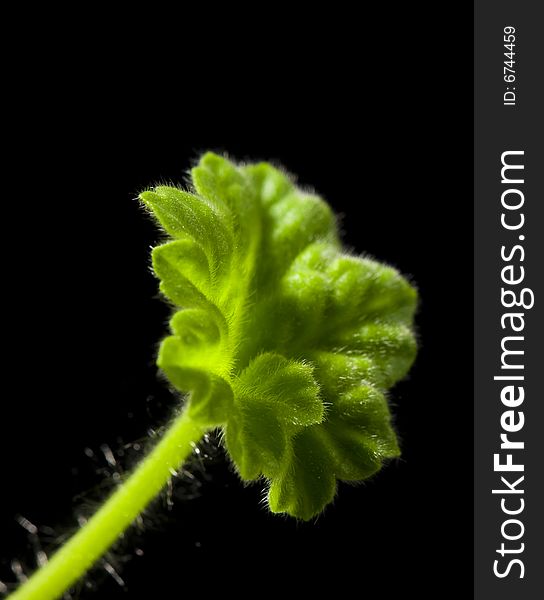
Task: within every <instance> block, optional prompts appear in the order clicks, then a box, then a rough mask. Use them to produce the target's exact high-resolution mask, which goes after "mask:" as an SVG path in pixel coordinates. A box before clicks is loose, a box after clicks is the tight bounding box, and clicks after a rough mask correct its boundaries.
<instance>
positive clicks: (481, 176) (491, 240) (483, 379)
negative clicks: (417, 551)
mask: <svg viewBox="0 0 544 600" xmlns="http://www.w3.org/2000/svg"><path fill="white" fill-rule="evenodd" d="M543 4H544V3H542V2H532V1H526V0H525V1H523V0H522V1H520V0H517V1H513V0H511V1H509V2H505V1H503V0H487V1H485V0H480V1H478V0H476V2H475V69H474V74H475V85H474V88H475V112H474V117H475V134H474V137H475V139H474V154H475V177H474V196H475V208H474V219H475V230H474V276H475V279H474V291H475V299H474V302H475V305H474V319H475V322H474V351H475V377H474V394H475V402H474V419H475V430H474V496H475V497H474V502H475V509H474V519H475V537H474V544H475V546H474V555H475V588H474V589H475V598H476V599H477V600H480V599H481V600H484V599H486V600H487V599H488V598H493V600H501V599H503V598H509V599H515V600H525V599H527V600H529V599H530V600H534V599H535V598H541V597H544V596H543V595H542V594H543V590H544V526H543V524H544V485H543V484H544V460H543V459H544V451H543V449H544V390H543V387H544V386H543V383H542V381H541V380H542V379H543V378H544V364H543V358H544V277H543V274H544V268H543V261H544V218H543V215H544V209H543V206H544V127H543V111H544V94H543V80H544V52H543V40H544V32H543V27H544V16H543V14H542V9H543ZM506 26H512V27H515V29H516V33H515V37H516V48H515V51H516V55H515V61H516V62H515V71H516V73H515V75H516V81H515V82H512V83H511V84H510V83H507V82H505V81H504V71H503V67H504V63H503V61H504V60H506V58H505V57H504V55H503V52H506V51H507V50H506V49H504V47H503V44H504V39H503V35H504V28H505V27H506ZM507 87H511V88H513V87H515V88H516V89H515V93H516V106H504V105H503V95H504V93H505V91H507V90H506V88H507ZM509 150H514V151H521V150H523V151H524V155H523V156H521V157H520V155H518V156H517V157H516V159H515V160H514V159H512V161H511V162H523V164H524V170H523V171H518V173H519V172H521V173H523V175H522V176H521V177H523V178H524V180H525V182H524V183H523V184H520V185H518V184H512V185H505V184H503V183H501V166H502V165H501V154H502V153H503V152H505V151H509ZM511 173H512V176H513V172H511ZM507 188H517V189H519V190H521V191H522V192H523V194H524V197H525V202H524V205H523V207H522V208H521V209H519V210H518V211H505V210H504V209H503V208H502V207H501V194H502V193H503V192H504V191H505V189H507ZM514 195H515V193H514V194H513V195H510V196H507V198H510V199H511V201H512V203H513V199H514ZM502 212H506V213H508V216H509V217H512V218H514V215H517V216H519V214H520V213H523V214H524V216H525V225H524V226H523V228H522V229H520V230H517V231H515V230H510V231H509V230H507V229H505V228H504V227H503V226H502V225H501V221H500V219H501V213H502ZM520 235H523V236H524V239H523V240H520V239H519V236H520ZM516 244H520V245H522V246H523V247H524V251H525V259H524V261H523V262H519V257H520V256H521V251H518V252H517V253H516V255H515V257H516V259H515V260H512V261H511V262H505V261H504V260H503V259H502V258H501V247H502V246H505V247H506V253H507V254H508V252H509V250H510V249H512V248H513V246H515V245H516ZM508 264H514V265H515V275H516V277H517V276H518V275H519V265H522V266H523V267H524V269H525V280H524V281H523V282H522V284H520V285H517V286H505V284H503V283H502V282H501V269H502V268H503V267H504V266H507V265H508ZM501 286H505V287H506V288H508V289H515V288H516V287H517V289H518V291H519V290H521V288H523V287H527V288H531V289H532V290H533V292H534V295H535V305H534V307H533V308H532V309H527V310H525V309H524V308H523V307H519V308H516V309H507V308H504V307H503V306H502V304H501ZM514 310H515V311H516V312H523V313H524V318H525V329H524V330H523V331H522V332H519V333H518V334H517V335H520V336H524V340H523V342H522V343H521V344H519V346H518V348H516V349H523V350H524V352H525V354H524V355H516V357H515V361H514V359H513V358H512V360H511V362H518V363H520V364H524V366H525V368H524V369H523V370H519V371H513V370H501V353H502V351H501V340H502V338H503V337H504V336H508V335H516V334H515V333H514V334H512V333H511V331H510V329H509V328H508V327H507V328H506V329H504V330H503V329H502V328H501V315H502V314H503V313H504V312H513V311H514ZM518 324H519V323H518ZM512 348H513V346H512ZM508 373H509V374H514V375H518V376H519V375H524V376H525V381H521V382H516V383H519V385H521V386H524V390H525V400H524V402H523V404H522V405H521V406H520V407H518V408H517V409H516V410H522V411H523V412H524V416H525V425H524V427H523V429H522V430H521V431H519V432H517V433H511V434H510V433H509V434H508V436H509V439H511V440H520V441H524V442H525V448H524V449H523V450H503V451H502V453H501V449H500V444H501V439H500V434H501V433H504V430H503V429H502V427H501V415H502V414H503V413H504V411H506V410H509V408H508V407H506V406H505V405H504V404H503V403H502V402H501V396H500V393H501V390H502V388H503V386H504V385H507V383H508V382H505V381H494V379H493V378H494V376H495V375H505V374H508ZM496 453H501V456H502V458H501V461H502V462H504V461H505V455H506V454H508V453H510V454H512V456H513V461H514V462H518V461H520V462H521V463H524V466H525V470H524V471H523V472H512V473H498V472H495V471H494V467H493V455H494V454H496ZM501 475H503V476H505V477H507V479H508V480H509V481H511V482H515V480H516V479H518V478H519V477H521V476H524V477H525V479H524V481H523V482H522V483H521V484H520V485H518V486H517V488H520V489H523V490H524V494H523V495H520V494H508V495H501V494H492V490H493V489H501V488H503V489H504V488H506V486H505V485H504V484H501ZM503 497H504V498H506V501H505V502H506V504H505V506H506V508H507V509H512V510H513V509H516V508H517V507H519V506H520V503H519V499H520V498H523V499H524V500H525V508H524V510H523V512H522V513H520V515H507V514H505V513H504V512H503V511H502V509H501V499H502V498H503ZM514 499H515V500H514ZM509 518H511V519H516V518H517V519H519V520H520V521H522V522H523V524H524V527H525V532H524V534H523V536H522V537H521V538H520V539H519V540H507V539H504V538H503V536H502V534H501V525H502V524H503V522H505V521H506V520H507V519H509ZM505 531H506V533H507V534H508V535H511V536H515V535H517V533H519V531H520V528H519V526H517V525H516V524H510V525H507V526H506V530H505ZM501 543H504V544H505V547H506V548H508V549H519V548H520V547H521V546H520V544H521V543H524V544H525V547H524V551H523V552H521V553H520V554H506V555H505V557H501V555H500V554H499V553H497V550H498V549H500V548H501ZM516 558H519V559H521V560H522V561H523V564H524V569H525V576H524V578H523V579H520V578H519V575H520V572H521V568H520V566H519V565H518V564H515V565H512V567H511V570H510V575H508V576H506V577H504V578H498V577H497V576H496V575H495V574H494V572H493V567H494V561H495V560H499V565H498V570H499V572H503V573H504V572H505V571H506V568H507V565H508V564H509V561H510V560H512V559H516Z"/></svg>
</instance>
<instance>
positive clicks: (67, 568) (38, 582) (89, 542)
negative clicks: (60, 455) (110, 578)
mask: <svg viewBox="0 0 544 600" xmlns="http://www.w3.org/2000/svg"><path fill="white" fill-rule="evenodd" d="M205 431H206V429H205V428H204V427H202V426H201V425H198V424H197V423H195V422H194V421H193V420H191V418H190V417H189V416H188V415H187V413H186V412H182V413H181V414H180V415H179V417H177V418H176V419H175V421H174V422H173V423H172V425H171V426H170V428H169V429H168V430H167V431H166V433H165V434H164V436H163V437H162V439H161V440H160V441H159V443H158V444H157V445H156V446H155V447H154V448H153V449H152V450H151V452H150V453H149V454H148V455H147V456H146V457H145V458H144V460H143V461H142V462H141V463H140V465H138V466H137V468H136V470H135V471H134V472H133V473H132V475H131V476H130V477H129V478H128V479H127V481H126V482H125V483H123V484H122V485H121V486H120V487H119V488H117V490H116V491H115V492H114V493H113V494H112V495H111V496H110V498H109V499H108V500H107V501H106V502H105V503H104V504H103V505H102V507H101V508H100V509H99V510H98V512H96V513H95V514H94V515H93V516H92V517H91V519H89V521H88V523H87V524H86V525H85V526H84V527H82V528H81V529H80V530H79V531H78V532H77V533H76V534H75V535H74V536H73V537H72V538H71V539H70V540H69V541H68V542H66V544H64V546H62V548H60V550H58V552H56V554H54V555H53V557H52V558H51V560H50V561H49V562H48V563H47V564H46V565H44V566H43V567H42V568H40V569H38V570H37V571H36V572H35V573H34V574H33V575H32V577H31V578H30V579H29V580H28V581H27V582H26V583H24V584H23V585H22V586H21V587H20V588H19V589H18V590H16V591H15V592H14V593H13V594H11V595H10V596H9V599H8V600H54V599H55V598H58V597H59V596H61V595H62V594H63V593H64V592H65V591H66V590H67V589H68V588H69V587H70V585H71V584H72V583H74V582H75V581H76V580H77V579H79V578H80V577H81V576H82V575H83V574H85V573H86V571H87V570H88V569H89V568H90V567H91V566H92V565H93V564H94V563H95V562H96V560H97V559H99V558H100V557H101V556H102V555H103V554H104V552H106V551H107V550H108V548H109V547H110V546H111V545H112V544H113V542H115V540H116V539H117V538H118V537H119V536H120V535H121V533H123V531H125V529H127V527H128V526H129V525H130V524H131V523H132V522H133V521H134V519H136V517H137V516H138V515H139V514H140V513H141V512H142V511H143V510H144V508H145V507H146V506H147V505H148V504H149V502H150V501H151V500H153V498H155V496H156V495H157V494H158V493H159V492H160V491H161V489H162V488H163V487H164V486H165V485H166V483H167V482H168V481H169V479H170V478H171V477H172V470H177V469H179V467H180V465H181V464H182V463H183V461H184V460H185V459H186V458H187V457H188V456H189V455H190V454H191V452H192V450H193V448H194V447H195V445H196V444H197V443H198V442H199V441H200V439H201V438H202V436H203V435H204V433H205Z"/></svg>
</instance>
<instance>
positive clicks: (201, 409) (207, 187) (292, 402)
mask: <svg viewBox="0 0 544 600" xmlns="http://www.w3.org/2000/svg"><path fill="white" fill-rule="evenodd" d="M191 176H192V181H193V189H192V190H189V191H185V190H179V189H176V188H173V187H166V186H158V187H157V188H155V189H153V190H149V191H146V192H144V193H142V194H141V198H142V201H143V202H144V203H145V205H146V206H147V207H148V208H149V210H150V211H151V213H152V214H153V215H154V216H155V217H156V218H157V221H158V223H159V224H160V225H161V227H162V228H163V229H164V230H165V231H166V233H167V234H168V235H169V236H170V239H169V240H168V241H167V242H166V243H164V244H162V245H160V246H158V247H157V248H155V249H154V250H153V269H154V271H155V273H156V274H157V276H158V278H159V279H160V280H161V283H160V289H161V291H162V292H163V293H164V295H165V296H166V297H167V298H168V299H169V300H170V302H172V303H173V304H174V306H175V312H174V315H173V317H172V319H171V321H170V328H171V333H172V335H170V336H168V337H167V338H165V339H164V340H163V342H162V344H161V348H160V351H159V356H158V361H157V362H158V365H159V367H160V368H161V370H162V371H163V372H164V373H165V374H166V376H167V377H168V379H169V380H170V382H171V383H172V385H173V386H174V387H175V388H177V389H178V390H179V391H181V392H186V393H188V396H187V402H188V409H189V411H190V414H191V416H192V418H194V419H196V420H198V422H200V423H201V424H202V425H204V426H210V427H211V426H219V427H221V428H222V429H223V430H224V441H225V446H226V449H227V451H228V453H229V456H230V457H231V459H232V461H233V463H234V465H235V467H236V469H237V471H238V473H239V474H240V476H241V477H242V479H244V480H246V481H250V480H255V479H259V478H262V477H264V478H266V479H267V480H268V481H269V495H268V499H269V506H270V509H271V510H272V511H273V512H285V513H288V514H290V515H293V516H295V517H298V518H301V519H310V518H312V517H314V516H315V515H316V514H318V513H319V512H320V511H321V510H323V508H324V507H325V506H326V505H327V504H328V503H329V502H330V501H331V500H332V499H333V497H334V495H335V493H336V487H337V481H338V480H346V481H359V480H362V479H365V478H367V477H369V476H371V475H372V474H373V473H375V472H376V471H378V470H379V469H380V468H381V466H382V464H383V461H384V460H386V459H389V458H393V457H395V456H398V455H399V448H398V444H397V440H396V435H395V432H394V430H393V428H392V426H391V417H390V413H389V407H388V404H387V400H386V395H385V392H386V390H387V389H388V388H389V387H390V386H391V385H393V384H394V383H395V382H396V381H398V380H399V379H400V378H402V377H404V376H405V374H406V373H407V371H408V369H409V368H410V366H411V364H412V362H413V360H414V358H415V353H416V343H415V337H414V334H413V316H414V312H415V309H416V304H417V294H416V292H415V290H414V288H413V287H412V286H411V285H410V284H409V282H408V281H407V280H406V279H404V278H403V277H401V276H400V275H399V273H398V272H397V271H396V270H395V269H393V268H391V267H388V266H386V265H382V264H380V263H378V262H376V261H374V260H371V259H370V258H366V257H365V258H362V257H358V256H353V255H349V254H347V253H345V252H344V251H343V250H342V247H341V245H340V242H339V238H338V232H337V227H336V219H335V217H334V214H333V213H332V211H331V209H330V207H329V206H328V205H327V204H326V203H325V202H324V201H323V200H322V199H321V198H319V197H318V196H316V195H314V194H310V193H307V192H303V191H302V190H300V189H299V188H297V187H296V185H295V184H294V182H293V180H292V178H290V177H289V176H288V175H286V174H285V173H284V172H282V171H280V170H278V169H276V168H274V167H272V166H271V165H270V164H268V163H258V164H249V165H236V164H234V163H232V162H231V161H229V160H227V159H225V158H223V157H220V156H217V155H215V154H213V153H207V154H205V155H204V156H203V157H202V158H201V160H200V162H199V163H198V165H197V166H195V168H194V169H193V170H192V172H191Z"/></svg>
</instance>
